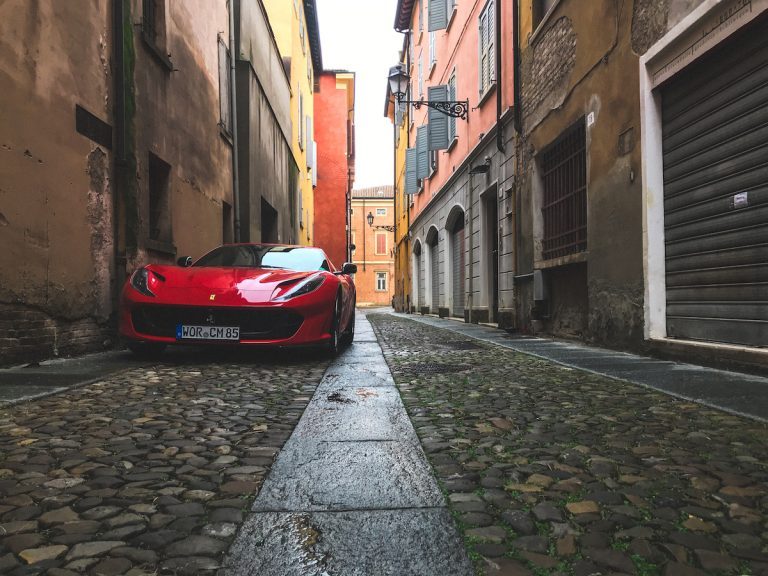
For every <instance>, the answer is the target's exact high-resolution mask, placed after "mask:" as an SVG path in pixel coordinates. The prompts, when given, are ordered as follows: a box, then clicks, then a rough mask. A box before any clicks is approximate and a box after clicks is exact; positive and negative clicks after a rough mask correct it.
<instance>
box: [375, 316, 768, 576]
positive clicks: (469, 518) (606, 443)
mask: <svg viewBox="0 0 768 576" xmlns="http://www.w3.org/2000/svg"><path fill="white" fill-rule="evenodd" d="M369 319H370V320H371V323H372V324H373V326H374V329H375V331H376V333H377V335H378V337H379V340H380V343H381V345H382V348H383V350H384V353H385V357H386V359H387V362H388V364H389V366H390V368H391V370H392V374H393V376H394V379H395V382H396V384H397V387H398V389H399V391H400V393H401V395H402V399H403V402H404V404H405V406H406V409H407V410H408V413H409V416H410V417H411V421H412V422H413V425H414V427H415V429H416V432H417V434H418V436H419V439H420V440H421V443H422V446H423V448H424V450H425V452H426V454H427V457H428V460H429V461H430V464H431V465H432V467H433V469H434V471H435V473H436V475H437V478H438V482H439V484H440V486H441V488H442V490H443V491H444V492H445V493H446V494H447V496H448V502H449V509H450V511H451V514H452V515H453V517H454V518H455V520H456V522H457V525H458V526H459V529H460V530H461V533H462V535H463V538H464V542H465V545H466V546H467V549H468V551H469V555H470V558H471V559H472V561H473V563H474V566H475V569H476V571H477V573H478V574H487V575H515V576H520V575H534V576H541V575H544V574H549V575H570V576H588V575H598V574H602V575H608V574H636V575H642V576H651V575H664V576H677V575H682V576H688V575H691V576H699V575H726V574H728V575H737V574H751V575H768V428H767V427H766V424H765V423H764V422H761V421H759V420H757V419H750V418H744V417H740V416H738V415H735V414H733V413H726V412H723V411H719V410H714V409H711V408H709V407H706V406H704V405H702V404H700V403H694V402H691V401H688V400H684V399H681V398H675V397H672V396H670V395H668V394H663V393H660V392H658V391H655V390H652V389H650V388H649V387H650V386H654V385H658V386H659V387H660V388H665V387H668V388H672V390H673V391H676V392H677V391H679V390H680V389H681V388H682V387H683V386H684V387H685V390H686V395H688V394H690V395H691V396H700V394H699V391H700V390H699V388H696V387H695V382H696V380H694V379H692V377H691V378H689V376H690V372H696V373H700V374H702V378H701V379H700V382H701V383H702V384H701V386H700V388H704V389H705V390H706V389H707V388H708V387H709V386H711V384H709V383H710V382H716V381H717V378H720V386H721V389H724V390H725V393H723V394H722V396H723V397H724V399H725V400H727V399H728V394H727V391H728V390H729V389H731V390H733V389H734V388H733V386H734V384H733V382H742V383H743V382H746V383H747V384H748V385H749V387H748V388H747V390H746V392H745V394H746V395H749V394H752V393H754V394H755V396H756V398H755V405H756V407H757V410H754V411H753V412H755V416H756V417H759V416H761V415H762V412H761V410H762V408H760V403H761V402H762V400H761V396H760V393H761V388H760V385H762V384H761V382H760V381H759V379H758V380H753V379H752V377H742V376H740V375H738V374H732V373H728V372H721V371H712V370H706V369H697V368H696V367H688V366H682V367H680V368H679V369H673V370H671V373H672V374H671V375H669V374H667V372H670V371H668V370H666V368H664V369H663V370H648V371H647V373H646V371H645V369H643V368H640V369H638V370H634V367H633V366H632V365H633V363H634V362H637V361H636V360H635V359H634V358H629V357H627V356H628V355H622V356H621V357H620V358H619V360H624V363H621V362H613V360H614V359H616V358H618V357H616V356H614V354H613V353H608V354H603V352H610V351H596V352H595V353H594V354H593V355H592V356H591V358H590V362H591V367H592V369H594V371H595V372H596V371H597V370H604V369H605V370H606V372H608V373H609V374H610V375H611V377H606V376H602V375H599V374H596V373H594V372H588V371H584V370H577V369H574V368H573V367H572V366H575V365H576V363H577V362H581V360H580V358H587V357H589V356H590V352H591V350H578V349H575V348H571V346H572V345H570V344H569V345H566V346H557V345H553V344H554V343H549V342H544V341H535V342H531V343H528V342H522V343H521V342H518V341H517V340H511V339H509V338H505V337H504V336H506V335H505V334H504V333H503V332H501V331H498V330H493V329H490V328H485V327H482V326H468V325H466V324H461V323H454V322H451V321H447V320H439V319H436V318H422V317H410V316H409V317H406V316H401V315H394V314H379V315H375V314H374V315H370V316H369ZM470 336H471V337H470ZM478 337H479V338H481V339H477V338H478ZM499 344H500V345H499ZM529 344H530V347H529V348H528V349H527V350H526V351H527V352H531V351H533V349H534V347H535V349H536V351H535V353H536V354H537V355H538V356H539V357H536V356H532V355H530V354H521V353H519V352H518V351H517V350H515V347H516V346H520V347H521V348H522V347H524V346H528V345H529ZM583 348H586V347H583ZM554 351H558V352H560V353H561V355H560V361H561V363H559V364H558V363H553V362H551V361H549V360H545V359H543V358H541V356H544V355H545V354H554ZM568 355H570V357H568V358H566V356H568ZM599 356H605V358H602V359H601V358H599ZM566 362H567V363H568V364H571V365H570V366H569V365H566ZM643 362H644V361H643ZM648 362H649V363H648V364H646V367H649V366H651V364H652V363H656V362H658V361H654V360H649V361H648ZM585 366H586V364H585ZM661 374H666V376H665V378H660V380H662V382H657V377H658V376H659V375H661ZM675 374H680V377H679V378H676V377H675ZM618 375H627V377H628V378H633V379H637V380H641V379H642V382H641V384H642V385H637V384H634V383H631V382H627V381H624V380H620V379H617V376H618ZM739 394H741V392H740V393H739ZM701 396H703V397H704V398H705V400H706V401H709V400H708V399H711V397H712V396H711V395H709V393H708V394H707V395H701ZM727 408H729V409H731V410H734V411H735V410H739V411H744V412H746V411H747V410H748V409H749V408H750V406H748V405H747V406H744V405H739V407H734V406H733V405H730V406H727ZM447 573H448V574H450V573H451V572H450V571H449V572H447Z"/></svg>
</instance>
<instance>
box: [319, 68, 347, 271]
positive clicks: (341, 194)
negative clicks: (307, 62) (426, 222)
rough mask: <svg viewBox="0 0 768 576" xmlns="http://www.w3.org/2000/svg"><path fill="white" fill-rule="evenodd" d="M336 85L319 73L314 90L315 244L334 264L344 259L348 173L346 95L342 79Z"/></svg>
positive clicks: (332, 78) (333, 78)
mask: <svg viewBox="0 0 768 576" xmlns="http://www.w3.org/2000/svg"><path fill="white" fill-rule="evenodd" d="M339 85H340V86H342V88H337V87H336V86H337V81H336V74H335V73H333V72H326V73H323V74H322V75H321V76H320V87H319V90H317V91H316V92H315V127H314V128H315V141H316V142H317V168H316V169H317V187H316V188H315V195H314V197H315V221H314V227H315V245H316V246H318V247H320V248H322V249H323V250H325V252H326V254H328V256H329V257H330V259H331V262H333V264H334V265H335V266H336V267H337V268H341V265H342V264H343V263H344V262H346V258H347V234H346V224H347V222H346V210H347V205H346V198H347V186H348V178H349V177H348V174H349V166H350V164H349V159H348V154H347V146H348V144H347V141H348V138H347V119H348V118H349V116H348V95H347V89H346V87H347V86H348V84H347V83H346V82H344V83H340V84H339Z"/></svg>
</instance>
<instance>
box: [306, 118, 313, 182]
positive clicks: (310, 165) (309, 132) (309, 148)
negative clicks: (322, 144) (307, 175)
mask: <svg viewBox="0 0 768 576" xmlns="http://www.w3.org/2000/svg"><path fill="white" fill-rule="evenodd" d="M313 143H314V142H313V141H312V118H310V117H309V116H307V168H308V169H312V168H314V164H313V163H312V160H313V156H312V144H313Z"/></svg>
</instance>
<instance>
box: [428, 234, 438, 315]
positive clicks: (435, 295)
mask: <svg viewBox="0 0 768 576" xmlns="http://www.w3.org/2000/svg"><path fill="white" fill-rule="evenodd" d="M430 250H431V252H430V253H429V255H430V260H431V262H432V311H433V312H437V309H438V307H439V306H440V254H439V253H438V250H437V242H435V244H434V245H432V246H431V248H430Z"/></svg>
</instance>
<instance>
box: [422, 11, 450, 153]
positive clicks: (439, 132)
mask: <svg viewBox="0 0 768 576" xmlns="http://www.w3.org/2000/svg"><path fill="white" fill-rule="evenodd" d="M430 6H431V3H430ZM427 100H429V101H430V102H445V101H447V100H449V98H448V85H447V84H444V85H440V86H430V87H429V88H427ZM428 128H429V149H430V150H445V149H446V148H448V116H446V115H445V114H443V113H442V112H440V111H439V110H435V109H434V108H430V109H429V124H428Z"/></svg>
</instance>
